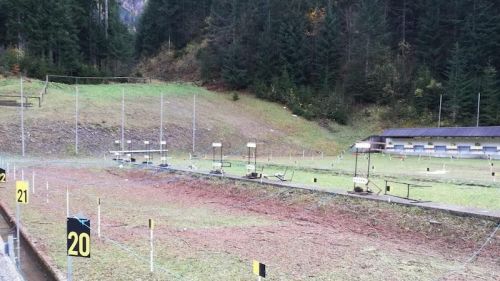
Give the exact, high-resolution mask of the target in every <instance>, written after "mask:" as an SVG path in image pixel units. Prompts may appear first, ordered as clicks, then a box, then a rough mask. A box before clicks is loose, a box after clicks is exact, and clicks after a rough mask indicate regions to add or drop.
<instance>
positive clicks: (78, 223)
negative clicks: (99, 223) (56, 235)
mask: <svg viewBox="0 0 500 281" xmlns="http://www.w3.org/2000/svg"><path fill="white" fill-rule="evenodd" d="M66 238H67V250H68V256H73V257H83V258H90V220H88V219H80V218H68V219H67V237H66Z"/></svg>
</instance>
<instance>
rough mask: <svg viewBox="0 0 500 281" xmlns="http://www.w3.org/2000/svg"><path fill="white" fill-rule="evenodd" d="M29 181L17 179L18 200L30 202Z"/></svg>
mask: <svg viewBox="0 0 500 281" xmlns="http://www.w3.org/2000/svg"><path fill="white" fill-rule="evenodd" d="M28 188H29V183H28V182H27V181H16V202H17V203H20V204H28V201H29V192H28Z"/></svg>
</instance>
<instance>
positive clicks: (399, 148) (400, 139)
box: [380, 126, 500, 159]
mask: <svg viewBox="0 0 500 281" xmlns="http://www.w3.org/2000/svg"><path fill="white" fill-rule="evenodd" d="M380 140H381V141H382V142H383V143H384V145H383V151H384V152H385V153H392V154H401V155H422V156H424V155H425V156H435V157H450V156H456V157H460V158H490V157H491V158H494V159H500V126H491V127H453V128H407V129H388V130H385V131H384V132H383V133H382V134H381V135H380Z"/></svg>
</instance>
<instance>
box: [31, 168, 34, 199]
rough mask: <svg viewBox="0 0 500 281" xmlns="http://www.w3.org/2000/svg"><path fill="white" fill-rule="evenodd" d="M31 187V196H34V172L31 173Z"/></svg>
mask: <svg viewBox="0 0 500 281" xmlns="http://www.w3.org/2000/svg"><path fill="white" fill-rule="evenodd" d="M31 185H32V187H33V194H35V170H33V171H32V173H31Z"/></svg>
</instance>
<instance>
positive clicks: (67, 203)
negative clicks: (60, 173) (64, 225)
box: [66, 187, 69, 218]
mask: <svg viewBox="0 0 500 281" xmlns="http://www.w3.org/2000/svg"><path fill="white" fill-rule="evenodd" d="M66 217H67V218H69V188H68V187H66Z"/></svg>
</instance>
